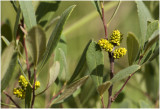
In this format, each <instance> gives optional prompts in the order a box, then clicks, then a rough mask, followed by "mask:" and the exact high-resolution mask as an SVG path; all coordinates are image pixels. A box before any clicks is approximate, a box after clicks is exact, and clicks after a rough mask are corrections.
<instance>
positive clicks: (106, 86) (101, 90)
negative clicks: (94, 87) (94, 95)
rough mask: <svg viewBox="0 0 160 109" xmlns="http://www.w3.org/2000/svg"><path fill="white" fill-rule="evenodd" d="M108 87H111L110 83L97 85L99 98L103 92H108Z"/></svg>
mask: <svg viewBox="0 0 160 109" xmlns="http://www.w3.org/2000/svg"><path fill="white" fill-rule="evenodd" d="M110 86H111V82H110V81H106V82H104V83H103V84H101V85H99V86H98V92H99V94H100V96H103V94H104V92H105V91H106V90H108V89H109V87H110Z"/></svg>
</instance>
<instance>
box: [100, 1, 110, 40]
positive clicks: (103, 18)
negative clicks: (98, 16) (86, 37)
mask: <svg viewBox="0 0 160 109" xmlns="http://www.w3.org/2000/svg"><path fill="white" fill-rule="evenodd" d="M100 3H101V9H102V21H103V25H104V31H105V38H106V39H108V37H107V26H106V22H105V17H104V2H100Z"/></svg>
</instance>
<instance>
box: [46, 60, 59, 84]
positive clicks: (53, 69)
mask: <svg viewBox="0 0 160 109" xmlns="http://www.w3.org/2000/svg"><path fill="white" fill-rule="evenodd" d="M59 71H60V64H59V62H58V61H56V62H55V63H54V64H53V65H52V67H51V68H50V70H49V73H50V77H49V83H48V87H50V86H51V85H52V83H53V82H54V81H55V80H56V79H57V77H58V74H59Z"/></svg>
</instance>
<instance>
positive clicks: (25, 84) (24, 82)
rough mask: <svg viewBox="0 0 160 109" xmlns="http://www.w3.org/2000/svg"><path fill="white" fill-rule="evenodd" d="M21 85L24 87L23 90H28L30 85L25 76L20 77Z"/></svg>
mask: <svg viewBox="0 0 160 109" xmlns="http://www.w3.org/2000/svg"><path fill="white" fill-rule="evenodd" d="M18 82H19V85H20V86H21V87H22V88H26V87H27V85H28V81H27V80H26V79H25V77H24V76H23V75H20V77H19V81H18Z"/></svg>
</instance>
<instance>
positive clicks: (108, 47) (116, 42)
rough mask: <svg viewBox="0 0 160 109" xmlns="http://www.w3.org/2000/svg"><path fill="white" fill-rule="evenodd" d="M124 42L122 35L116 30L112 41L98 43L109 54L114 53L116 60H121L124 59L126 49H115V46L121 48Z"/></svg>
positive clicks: (105, 40) (104, 40)
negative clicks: (121, 43)
mask: <svg viewBox="0 0 160 109" xmlns="http://www.w3.org/2000/svg"><path fill="white" fill-rule="evenodd" d="M121 40H122V34H121V33H120V31H119V30H114V31H113V33H112V35H111V37H110V39H109V40H107V39H100V40H99V41H98V45H99V46H100V47H101V48H102V49H104V50H105V51H107V52H112V54H113V58H114V59H119V58H121V57H123V56H124V55H125V54H126V52H127V50H126V48H117V49H114V50H113V48H114V46H120V42H121Z"/></svg>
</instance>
